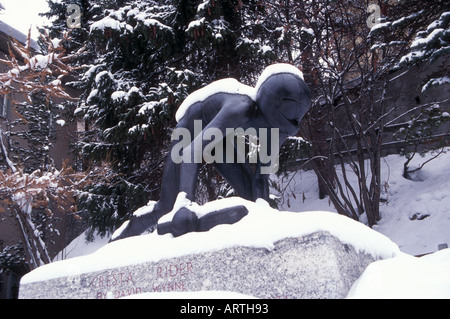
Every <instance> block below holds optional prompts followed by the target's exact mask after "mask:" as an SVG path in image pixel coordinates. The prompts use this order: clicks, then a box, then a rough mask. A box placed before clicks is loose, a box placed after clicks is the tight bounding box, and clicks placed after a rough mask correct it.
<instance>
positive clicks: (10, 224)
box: [0, 21, 78, 299]
mask: <svg viewBox="0 0 450 319" xmlns="http://www.w3.org/2000/svg"><path fill="white" fill-rule="evenodd" d="M6 29H8V30H9V28H8V27H7V26H5V24H4V23H3V22H1V21H0V58H1V59H4V58H6V57H8V56H9V54H8V41H9V35H10V33H9V32H8V34H5V32H2V31H5V30H6ZM17 32H18V31H17V30H15V31H14V32H13V34H14V35H15V36H18V37H19V38H23V37H25V36H24V35H22V36H23V37H22V36H21V35H20V34H19V33H17ZM19 40H20V39H19ZM5 71H7V66H5V65H3V64H0V72H2V73H3V72H5ZM68 93H69V94H70V95H71V96H73V97H76V96H77V95H78V92H76V91H75V90H71V89H68ZM8 98H9V100H11V99H14V100H17V101H19V102H23V101H25V99H24V97H23V96H20V95H19V94H17V93H12V95H11V96H9V97H8ZM0 101H1V102H0V111H2V112H0V128H1V130H2V132H3V135H2V137H3V142H4V145H5V147H6V151H7V152H8V157H9V159H10V160H12V161H13V162H14V163H15V164H19V165H21V164H23V165H26V161H25V160H24V158H22V157H21V154H15V153H14V152H13V151H12V149H13V146H18V145H20V146H21V147H24V148H29V147H30V145H29V142H28V141H27V140H25V139H23V138H20V137H18V136H14V134H11V135H10V134H9V133H14V131H18V130H22V131H27V130H28V125H27V124H20V125H16V126H15V127H12V126H11V122H12V121H14V120H16V119H18V115H17V113H15V112H14V109H13V108H12V107H11V105H9V103H6V104H5V103H3V102H4V97H3V96H0ZM54 102H55V103H62V102H64V101H63V100H54ZM1 115H3V116H1ZM53 125H54V129H55V139H54V140H53V141H52V145H53V147H52V148H51V149H50V151H49V155H50V158H51V159H52V161H53V162H54V164H55V166H56V168H57V169H60V168H61V167H62V164H63V162H65V161H68V163H69V164H73V163H74V157H73V155H72V154H71V152H70V144H71V143H73V142H74V141H75V138H76V129H77V123H75V122H68V121H66V123H65V125H64V126H61V125H59V124H57V123H53ZM7 167H8V165H7V163H6V159H5V157H4V155H3V152H1V151H0V169H3V170H5V169H6V168H7ZM54 213H55V212H54ZM55 216H56V217H58V218H60V220H59V221H58V222H57V225H56V228H57V229H58V231H59V233H60V236H55V237H54V238H51V242H52V243H50V242H49V243H48V245H47V246H48V250H49V253H50V257H51V258H53V257H54V256H55V255H56V254H57V253H58V252H59V251H61V250H62V249H63V248H64V247H65V246H66V245H67V244H68V242H70V240H72V239H73V236H74V235H75V234H74V232H73V231H71V229H68V227H73V226H74V220H73V217H72V216H69V215H68V214H67V212H56V214H55ZM20 241H22V236H21V234H20V231H19V225H18V221H17V220H16V219H15V218H14V216H12V214H11V211H10V208H9V207H5V206H3V207H0V252H1V251H2V250H3V249H4V248H6V247H8V246H11V245H14V244H17V243H19V242H20ZM27 271H28V269H19V270H17V271H16V272H7V273H2V274H0V299H2V298H11V297H17V289H16V288H17V287H18V280H19V279H20V277H21V276H22V275H23V274H24V273H26V272H27Z"/></svg>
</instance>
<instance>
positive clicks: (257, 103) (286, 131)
mask: <svg viewBox="0 0 450 319" xmlns="http://www.w3.org/2000/svg"><path fill="white" fill-rule="evenodd" d="M310 103H311V93H310V90H309V88H308V86H307V85H306V83H305V82H304V80H303V75H302V73H301V72H300V71H299V70H298V69H297V68H296V67H294V66H292V65H289V64H273V65H271V66H269V67H267V68H266V69H265V70H264V71H263V73H262V74H261V76H260V78H259V79H258V82H257V85H256V87H255V88H253V87H249V86H247V85H244V84H241V83H239V82H238V81H237V80H235V79H223V80H218V81H215V82H213V83H211V84H209V85H207V86H205V87H204V88H202V89H199V90H197V91H195V92H193V93H192V94H191V95H189V96H188V97H187V98H186V100H185V101H184V102H183V103H182V104H181V106H180V108H179V109H178V111H177V114H176V120H177V122H178V125H177V126H176V128H175V129H174V132H173V134H172V141H173V142H172V146H171V152H170V153H169V155H168V157H167V160H166V164H165V168H164V173H163V177H162V184H161V194H160V198H159V201H157V202H156V204H155V205H154V206H153V210H151V211H150V212H147V213H145V214H136V213H135V214H134V215H133V216H132V218H131V219H130V220H129V221H126V222H125V223H124V224H123V225H122V226H121V227H120V228H119V229H118V230H116V232H115V233H114V234H113V236H112V238H111V240H117V239H122V238H126V237H130V236H137V235H140V234H142V233H143V232H145V231H147V230H151V231H153V230H154V229H155V228H156V229H157V231H158V234H165V233H172V234H173V235H174V236H180V235H182V234H185V233H187V232H191V231H207V230H209V229H211V228H212V227H214V226H216V225H219V224H232V223H234V222H237V221H238V220H240V219H241V218H242V217H244V216H245V215H246V214H247V209H246V208H245V207H244V206H237V207H231V208H227V209H222V210H216V211H213V212H211V213H209V214H207V215H205V216H203V217H202V218H197V216H196V214H195V213H194V212H192V211H190V210H189V209H188V208H186V207H181V208H179V209H178V210H177V212H176V213H175V215H174V217H173V219H172V221H171V222H166V223H160V224H158V220H159V219H160V218H161V217H162V216H164V215H166V214H168V213H169V212H171V211H172V210H173V209H174V204H175V202H176V200H177V197H178V195H179V194H183V195H184V196H185V197H186V199H188V200H190V201H194V202H195V192H196V186H197V174H198V171H199V168H200V165H201V163H202V162H203V161H205V162H208V163H212V164H213V165H214V167H215V168H216V169H217V171H218V172H219V173H220V174H221V175H222V177H223V178H224V179H225V180H226V181H227V182H228V183H229V184H230V185H231V187H233V189H234V190H235V192H236V193H237V195H238V196H240V197H242V198H244V199H247V200H251V201H255V200H256V199H258V198H262V199H264V200H266V201H267V200H268V199H269V174H271V173H274V172H276V170H277V168H278V153H279V148H280V146H281V145H282V144H283V142H284V141H285V140H286V138H287V137H288V136H292V135H295V134H296V133H297V132H298V129H299V123H300V121H301V119H302V118H303V116H304V115H305V113H306V112H307V111H308V109H309V107H310ZM242 136H244V138H242ZM245 136H248V139H247V140H246V139H245ZM245 141H247V142H245ZM256 143H259V145H257V146H256V147H254V148H253V152H252V145H253V146H255V145H256ZM246 145H247V148H250V152H247V151H246V149H245V146H246ZM249 154H250V155H249Z"/></svg>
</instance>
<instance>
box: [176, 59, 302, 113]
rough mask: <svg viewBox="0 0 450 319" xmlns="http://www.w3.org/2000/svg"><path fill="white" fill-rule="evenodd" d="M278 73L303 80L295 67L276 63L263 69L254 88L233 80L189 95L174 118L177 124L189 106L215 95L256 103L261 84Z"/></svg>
mask: <svg viewBox="0 0 450 319" xmlns="http://www.w3.org/2000/svg"><path fill="white" fill-rule="evenodd" d="M280 73H290V74H293V75H296V76H298V77H299V78H300V79H302V80H303V73H302V71H300V70H299V69H298V68H296V67H295V66H293V65H291V64H287V63H276V64H272V65H269V66H268V67H267V68H265V69H264V71H263V73H262V74H261V76H260V77H259V79H258V83H257V84H256V87H255V88H253V87H251V86H248V85H245V84H242V83H240V82H239V81H238V80H236V79H233V78H227V79H222V80H217V81H214V82H212V83H211V84H208V85H207V86H205V87H203V88H201V89H199V90H197V91H195V92H193V93H191V94H190V95H189V96H188V97H187V98H186V99H185V100H184V102H183V103H182V104H181V105H180V107H179V108H178V111H177V113H176V115H175V118H176V120H177V122H179V121H180V120H181V119H182V118H183V116H184V115H185V114H186V110H187V109H189V107H190V106H191V105H193V104H195V103H197V102H202V101H204V100H206V99H207V98H208V97H210V96H212V95H214V94H217V93H230V94H243V95H247V96H249V97H250V98H251V99H252V100H253V101H256V94H257V92H258V89H259V87H260V86H261V84H262V83H264V81H265V80H267V79H268V78H269V77H270V76H272V75H275V74H280Z"/></svg>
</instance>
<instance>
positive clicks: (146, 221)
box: [109, 212, 158, 242]
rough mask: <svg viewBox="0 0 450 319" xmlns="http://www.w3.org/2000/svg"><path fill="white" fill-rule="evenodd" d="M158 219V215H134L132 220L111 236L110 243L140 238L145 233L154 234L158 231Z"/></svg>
mask: <svg viewBox="0 0 450 319" xmlns="http://www.w3.org/2000/svg"><path fill="white" fill-rule="evenodd" d="M157 222H158V219H157V218H156V214H154V213H153V212H152V213H148V214H145V215H140V216H135V215H133V216H132V217H131V219H130V220H128V221H126V222H124V223H123V224H122V226H120V228H119V229H117V230H116V231H115V232H114V234H113V235H112V236H111V239H110V240H109V242H112V241H116V240H119V239H124V238H128V237H132V236H139V235H141V234H142V233H143V232H145V231H147V230H148V231H150V232H153V231H154V230H155V229H156V224H157Z"/></svg>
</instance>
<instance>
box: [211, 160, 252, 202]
mask: <svg viewBox="0 0 450 319" xmlns="http://www.w3.org/2000/svg"><path fill="white" fill-rule="evenodd" d="M214 167H215V168H216V169H217V171H218V172H219V174H220V175H221V176H222V177H223V178H225V180H226V181H227V182H228V184H230V186H231V187H233V189H234V191H235V192H236V193H237V195H238V196H240V197H242V198H244V199H247V200H254V198H253V181H252V174H251V171H250V167H249V166H248V164H246V163H214Z"/></svg>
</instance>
